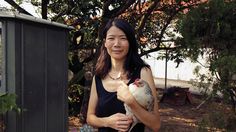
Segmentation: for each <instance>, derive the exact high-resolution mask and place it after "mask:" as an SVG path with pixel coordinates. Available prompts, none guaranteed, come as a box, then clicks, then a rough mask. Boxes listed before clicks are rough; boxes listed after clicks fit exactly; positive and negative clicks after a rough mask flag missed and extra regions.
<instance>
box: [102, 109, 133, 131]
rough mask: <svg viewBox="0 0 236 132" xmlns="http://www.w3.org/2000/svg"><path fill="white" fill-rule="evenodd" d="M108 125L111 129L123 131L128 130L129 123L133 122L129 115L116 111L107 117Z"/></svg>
mask: <svg viewBox="0 0 236 132" xmlns="http://www.w3.org/2000/svg"><path fill="white" fill-rule="evenodd" d="M107 121H108V123H107V124H108V126H107V127H111V128H113V129H116V130H118V131H121V132H125V131H128V130H129V127H130V124H131V123H132V122H133V119H132V117H131V116H127V115H125V114H122V113H116V114H114V115H111V116H109V117H108V120H107Z"/></svg>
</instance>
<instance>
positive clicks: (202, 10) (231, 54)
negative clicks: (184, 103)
mask: <svg viewBox="0 0 236 132" xmlns="http://www.w3.org/2000/svg"><path fill="white" fill-rule="evenodd" d="M235 11H236V1H234V0H229V1H224V0H209V1H208V2H207V3H204V4H201V5H199V6H197V7H196V8H195V9H193V10H191V11H189V12H188V14H187V15H185V16H183V18H182V20H181V21H179V23H178V26H179V30H180V32H181V34H182V36H183V39H182V40H179V42H180V43H179V44H181V45H182V46H184V48H183V49H182V52H184V55H185V56H187V57H190V58H191V59H192V60H193V61H197V59H198V57H199V55H200V56H201V57H203V56H207V60H208V68H209V70H210V71H211V73H210V76H209V75H206V74H205V75H199V78H200V80H202V81H203V80H207V81H208V83H213V87H212V89H213V90H212V91H213V93H212V94H215V95H216V94H217V93H221V94H222V97H224V98H223V99H225V101H226V103H231V104H232V109H233V110H234V111H235V109H236V104H235V102H236V82H235V81H236V80H235V79H233V77H234V76H235V74H236V52H235V51H236V46H235V40H236V26H235V22H236V12H235Z"/></svg>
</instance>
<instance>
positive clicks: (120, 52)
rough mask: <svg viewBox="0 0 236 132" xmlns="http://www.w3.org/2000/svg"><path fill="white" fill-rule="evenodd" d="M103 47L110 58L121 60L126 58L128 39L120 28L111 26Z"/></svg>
mask: <svg viewBox="0 0 236 132" xmlns="http://www.w3.org/2000/svg"><path fill="white" fill-rule="evenodd" d="M105 47H106V48H107V52H108V54H109V55H110V56H111V58H113V59H117V60H122V59H125V58H126V55H127V54H128V52H129V41H128V39H127V37H126V35H125V33H124V32H123V31H122V30H121V29H119V28H117V27H116V26H112V27H111V28H110V29H109V30H108V31H107V36H106V39H105Z"/></svg>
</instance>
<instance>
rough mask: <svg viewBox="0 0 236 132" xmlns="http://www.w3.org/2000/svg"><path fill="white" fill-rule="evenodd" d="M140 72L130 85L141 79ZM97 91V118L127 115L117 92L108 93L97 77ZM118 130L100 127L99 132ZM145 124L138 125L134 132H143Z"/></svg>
mask: <svg viewBox="0 0 236 132" xmlns="http://www.w3.org/2000/svg"><path fill="white" fill-rule="evenodd" d="M140 70H141V69H139V70H137V72H135V74H134V75H133V76H132V77H131V79H130V81H129V82H128V85H129V84H130V83H132V82H134V81H135V79H136V78H140ZM95 81H96V89H97V95H98V103H97V107H96V116H98V117H108V116H110V115H113V114H115V113H125V108H124V103H123V102H122V101H120V100H118V99H117V93H116V92H108V91H107V90H105V88H104V86H103V84H102V80H101V78H100V77H98V76H95ZM116 131H117V130H115V129H112V128H110V127H100V128H98V132H116ZM143 131H144V124H142V123H138V124H137V125H135V127H134V128H133V129H132V132H143Z"/></svg>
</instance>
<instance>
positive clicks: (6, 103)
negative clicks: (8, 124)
mask: <svg viewBox="0 0 236 132" xmlns="http://www.w3.org/2000/svg"><path fill="white" fill-rule="evenodd" d="M11 110H16V111H17V112H20V109H19V108H18V107H17V105H16V95H15V94H10V93H6V94H2V93H0V114H5V113H6V112H7V111H11Z"/></svg>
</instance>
